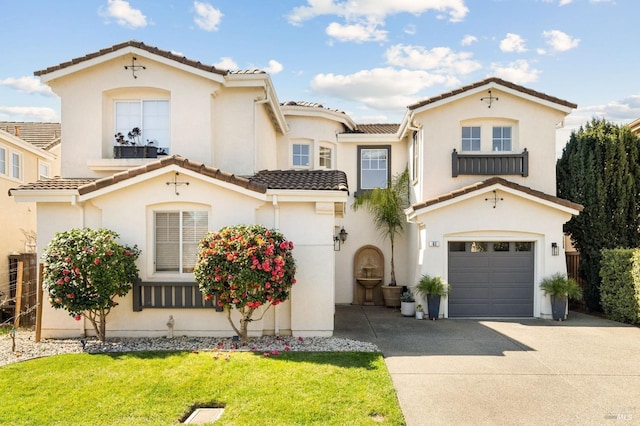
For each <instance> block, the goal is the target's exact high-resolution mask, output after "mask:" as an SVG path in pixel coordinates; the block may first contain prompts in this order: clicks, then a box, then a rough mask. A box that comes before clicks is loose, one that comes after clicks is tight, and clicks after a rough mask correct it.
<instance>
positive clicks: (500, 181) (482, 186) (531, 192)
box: [411, 177, 584, 212]
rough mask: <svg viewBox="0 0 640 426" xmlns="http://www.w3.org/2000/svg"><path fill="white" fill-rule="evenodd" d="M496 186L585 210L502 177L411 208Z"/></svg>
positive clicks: (443, 195)
mask: <svg viewBox="0 0 640 426" xmlns="http://www.w3.org/2000/svg"><path fill="white" fill-rule="evenodd" d="M496 184H499V185H502V186H504V187H506V188H511V189H514V190H516V191H519V192H522V193H525V194H528V195H531V196H533V197H535V198H539V199H542V200H545V201H549V202H551V203H554V204H558V205H560V206H563V207H567V208H570V209H574V210H577V211H579V212H580V211H582V210H583V208H584V207H583V206H582V205H580V204H578V203H574V202H571V201H568V200H565V199H563V198H559V197H556V196H554V195H549V194H546V193H544V192H542V191H537V190H535V189H531V188H529V187H527V186H523V185H520V184H517V183H515V182H511V181H508V180H506V179H503V178H500V177H492V178H489V179H487V180H484V181H481V182H478V183H475V184H473V185H469V186H466V187H464V188H460V189H457V190H455V191H452V192H449V193H448V194H442V195H440V196H438V197H436V198H432V199H430V200H426V201H422V202H420V203H416V204H413V205H412V206H411V207H412V209H413V211H417V210H420V209H423V208H425V207H430V206H435V205H437V204H440V203H444V202H446V201H449V200H454V199H456V198H459V197H462V196H464V195H467V194H470V193H472V192H476V191H480V190H482V189H485V188H488V187H491V186H493V185H496Z"/></svg>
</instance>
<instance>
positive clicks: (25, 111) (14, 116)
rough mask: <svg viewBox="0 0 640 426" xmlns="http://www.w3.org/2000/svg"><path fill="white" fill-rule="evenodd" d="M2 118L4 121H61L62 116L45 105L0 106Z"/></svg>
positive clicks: (0, 116)
mask: <svg viewBox="0 0 640 426" xmlns="http://www.w3.org/2000/svg"><path fill="white" fill-rule="evenodd" d="M0 118H1V119H2V121H44V122H59V121H60V117H59V116H58V113H57V112H56V111H55V110H53V109H51V108H45V107H5V106H0Z"/></svg>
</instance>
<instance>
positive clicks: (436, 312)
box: [416, 274, 451, 320]
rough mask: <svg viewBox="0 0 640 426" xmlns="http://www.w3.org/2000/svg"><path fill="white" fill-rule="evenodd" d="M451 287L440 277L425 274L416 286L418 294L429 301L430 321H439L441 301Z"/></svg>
mask: <svg viewBox="0 0 640 426" xmlns="http://www.w3.org/2000/svg"><path fill="white" fill-rule="evenodd" d="M450 288H451V286H450V285H449V283H447V282H446V281H444V280H443V279H442V278H440V277H431V276H429V275H427V274H424V275H423V276H422V277H421V278H420V281H418V284H417V285H416V292H417V293H418V294H420V295H421V296H422V297H423V298H426V299H427V308H428V309H427V310H428V312H429V319H431V320H437V319H438V317H439V316H440V299H441V298H442V296H446V295H447V293H448V292H449V290H450Z"/></svg>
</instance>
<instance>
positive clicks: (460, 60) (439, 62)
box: [385, 44, 482, 74]
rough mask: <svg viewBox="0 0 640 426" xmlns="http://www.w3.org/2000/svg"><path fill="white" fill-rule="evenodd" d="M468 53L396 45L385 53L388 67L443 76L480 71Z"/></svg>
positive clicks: (448, 49)
mask: <svg viewBox="0 0 640 426" xmlns="http://www.w3.org/2000/svg"><path fill="white" fill-rule="evenodd" d="M472 56H473V55H472V54H471V53H469V52H459V53H456V52H454V51H452V50H451V49H450V48H448V47H434V48H433V49H425V48H424V47H421V46H409V45H404V44H396V45H395V46H391V47H390V48H389V49H387V51H386V52H385V57H386V60H387V63H388V64H389V65H393V66H396V67H405V68H411V69H422V70H433V71H435V72H437V73H444V74H468V73H470V72H473V71H476V70H478V69H480V68H481V67H482V66H481V65H480V63H479V62H478V61H474V60H472V59H471V57H472Z"/></svg>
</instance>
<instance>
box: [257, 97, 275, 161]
mask: <svg viewBox="0 0 640 426" xmlns="http://www.w3.org/2000/svg"><path fill="white" fill-rule="evenodd" d="M270 101H271V99H270V98H269V91H268V90H267V89H265V91H264V99H263V98H256V99H254V100H253V172H254V173H255V172H257V171H258V105H261V104H266V103H267V102H270Z"/></svg>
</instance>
